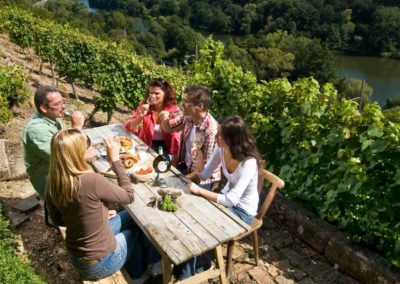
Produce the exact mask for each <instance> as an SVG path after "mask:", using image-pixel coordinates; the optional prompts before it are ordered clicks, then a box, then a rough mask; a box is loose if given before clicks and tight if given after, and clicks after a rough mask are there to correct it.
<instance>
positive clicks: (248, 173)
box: [199, 147, 259, 216]
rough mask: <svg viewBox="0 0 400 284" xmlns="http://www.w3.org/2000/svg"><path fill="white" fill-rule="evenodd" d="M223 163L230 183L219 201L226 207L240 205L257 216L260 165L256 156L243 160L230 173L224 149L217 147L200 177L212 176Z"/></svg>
mask: <svg viewBox="0 0 400 284" xmlns="http://www.w3.org/2000/svg"><path fill="white" fill-rule="evenodd" d="M219 164H221V165H222V171H223V173H224V175H225V177H226V178H227V180H228V183H227V184H226V185H225V187H224V188H223V189H222V191H221V193H220V194H218V197H217V203H219V204H222V205H224V206H226V207H238V208H241V209H242V210H244V211H245V212H246V213H247V214H249V215H251V216H255V215H256V214H257V209H258V201H259V196H258V190H257V183H258V167H257V161H256V159H255V158H249V159H246V160H244V161H241V162H240V163H239V165H238V167H237V168H236V170H235V171H234V172H233V173H229V172H228V170H227V168H226V164H225V160H224V150H223V149H222V148H220V147H215V148H214V151H213V153H212V156H211V158H210V159H209V160H208V162H207V164H206V165H205V166H204V169H203V171H202V172H201V173H200V174H199V177H200V179H202V180H204V179H207V178H208V177H209V176H211V174H212V172H213V170H214V169H215V168H216V167H218V165H219Z"/></svg>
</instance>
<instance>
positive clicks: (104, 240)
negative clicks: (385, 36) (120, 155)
mask: <svg viewBox="0 0 400 284" xmlns="http://www.w3.org/2000/svg"><path fill="white" fill-rule="evenodd" d="M112 166H113V168H114V171H115V173H116V174H117V178H118V185H119V186H118V185H115V184H113V183H111V182H110V181H108V180H107V179H106V178H105V177H103V176H102V175H100V174H98V173H84V174H82V175H80V176H79V179H80V187H79V202H75V203H72V204H69V205H68V206H67V207H62V206H59V205H58V204H55V203H54V202H53V201H52V200H51V198H50V196H49V195H48V194H46V199H47V206H48V209H49V215H50V217H51V219H52V220H53V222H54V223H55V224H56V225H61V224H64V225H65V226H66V227H67V231H66V240H65V241H66V244H67V249H68V252H69V253H70V254H72V255H73V256H76V257H81V258H84V259H90V260H92V259H100V258H102V257H104V256H106V255H107V254H109V253H110V252H112V251H113V250H114V249H115V237H114V235H113V233H112V231H111V228H110V226H109V224H108V209H107V207H106V206H105V204H107V203H110V202H112V203H120V204H129V203H132V202H133V200H134V194H133V188H132V184H131V182H130V180H129V177H128V176H127V175H126V170H125V168H124V166H123V165H122V163H121V161H116V162H114V163H112Z"/></svg>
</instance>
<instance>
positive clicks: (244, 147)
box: [219, 115, 264, 169]
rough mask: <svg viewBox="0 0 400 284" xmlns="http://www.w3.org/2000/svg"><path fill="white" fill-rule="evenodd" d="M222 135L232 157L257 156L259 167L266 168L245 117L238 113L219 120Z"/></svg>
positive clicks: (239, 158)
mask: <svg viewBox="0 0 400 284" xmlns="http://www.w3.org/2000/svg"><path fill="white" fill-rule="evenodd" d="M219 124H220V125H221V130H222V137H223V138H224V140H225V142H226V144H228V146H229V149H230V151H231V154H232V158H233V159H235V160H238V161H243V160H245V159H248V158H251V157H252V158H255V159H256V160H257V166H258V168H259V169H261V168H264V161H263V159H262V157H261V155H260V153H259V152H258V150H257V146H256V144H255V142H254V138H253V135H251V133H250V130H249V128H248V127H247V125H246V123H245V122H244V121H243V119H242V118H241V117H240V116H238V115H229V116H226V117H223V118H222V119H220V120H219Z"/></svg>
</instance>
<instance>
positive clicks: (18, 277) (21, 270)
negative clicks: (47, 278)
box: [0, 204, 45, 284]
mask: <svg viewBox="0 0 400 284" xmlns="http://www.w3.org/2000/svg"><path fill="white" fill-rule="evenodd" d="M0 212H2V205H1V204H0ZM0 239H1V242H0V267H1V269H0V283H4V284H12V283H21V284H24V283H26V284H36V283H37V284H39V283H40V284H41V283H45V282H44V281H43V280H42V279H41V278H40V277H38V276H37V275H36V274H35V272H34V270H33V268H32V267H31V266H30V263H29V262H28V261H26V260H22V259H21V258H19V257H18V256H17V255H16V252H17V248H16V241H15V236H14V234H13V233H12V231H11V230H10V228H9V223H8V221H6V220H5V218H4V217H3V215H2V214H1V213H0Z"/></svg>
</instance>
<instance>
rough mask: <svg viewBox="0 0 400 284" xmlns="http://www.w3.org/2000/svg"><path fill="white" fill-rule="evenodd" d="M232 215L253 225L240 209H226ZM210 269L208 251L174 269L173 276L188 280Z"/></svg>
mask: <svg viewBox="0 0 400 284" xmlns="http://www.w3.org/2000/svg"><path fill="white" fill-rule="evenodd" d="M228 210H229V211H231V212H232V213H233V214H235V215H236V216H238V217H239V218H240V219H242V220H243V221H244V222H246V223H247V224H249V225H251V224H252V223H253V219H254V216H251V215H249V214H247V213H246V212H244V211H243V210H242V209H240V208H237V207H231V208H228ZM210 267H211V251H208V252H206V253H204V254H202V255H199V256H195V257H193V258H191V259H189V260H188V261H186V262H184V263H181V264H179V265H177V266H176V267H175V268H174V275H175V276H176V277H177V278H178V279H179V280H183V279H186V278H189V277H191V276H193V275H195V274H196V273H200V272H203V271H205V270H207V269H209V268H210Z"/></svg>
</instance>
